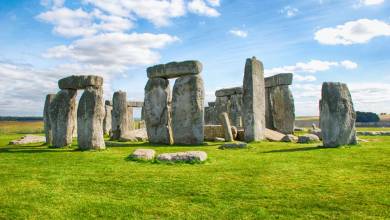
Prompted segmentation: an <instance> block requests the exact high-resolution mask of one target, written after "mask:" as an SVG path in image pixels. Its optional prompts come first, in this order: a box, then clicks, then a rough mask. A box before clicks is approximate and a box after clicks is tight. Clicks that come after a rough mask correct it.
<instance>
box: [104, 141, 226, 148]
mask: <svg viewBox="0 0 390 220" xmlns="http://www.w3.org/2000/svg"><path fill="white" fill-rule="evenodd" d="M219 145H221V144H220V143H209V142H206V143H204V144H202V145H199V144H197V145H181V144H173V145H167V144H152V143H149V142H116V141H106V146H107V147H198V148H203V147H213V146H219Z"/></svg>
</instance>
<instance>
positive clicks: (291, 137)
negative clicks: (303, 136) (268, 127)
mask: <svg viewBox="0 0 390 220" xmlns="http://www.w3.org/2000/svg"><path fill="white" fill-rule="evenodd" d="M282 141H283V142H290V143H291V142H297V141H298V137H296V136H294V135H292V134H287V135H286V136H284V137H283V139H282Z"/></svg>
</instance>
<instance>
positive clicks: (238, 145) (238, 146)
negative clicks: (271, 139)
mask: <svg viewBox="0 0 390 220" xmlns="http://www.w3.org/2000/svg"><path fill="white" fill-rule="evenodd" d="M247 146H248V144H247V143H243V142H235V143H225V144H223V145H222V146H220V147H219V148H218V149H221V150H224V149H242V148H246V147H247Z"/></svg>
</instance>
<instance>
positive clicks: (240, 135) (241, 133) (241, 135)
mask: <svg viewBox="0 0 390 220" xmlns="http://www.w3.org/2000/svg"><path fill="white" fill-rule="evenodd" d="M236 140H238V141H245V130H244V129H243V128H241V129H237V137H236Z"/></svg>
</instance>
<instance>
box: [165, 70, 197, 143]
mask: <svg viewBox="0 0 390 220" xmlns="http://www.w3.org/2000/svg"><path fill="white" fill-rule="evenodd" d="M172 100H173V101H172V127H173V138H174V142H175V144H202V143H203V139H204V128H203V125H204V87H203V79H202V78H201V76H200V75H191V76H183V77H181V78H178V79H176V82H175V85H174V87H173V99H172Z"/></svg>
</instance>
